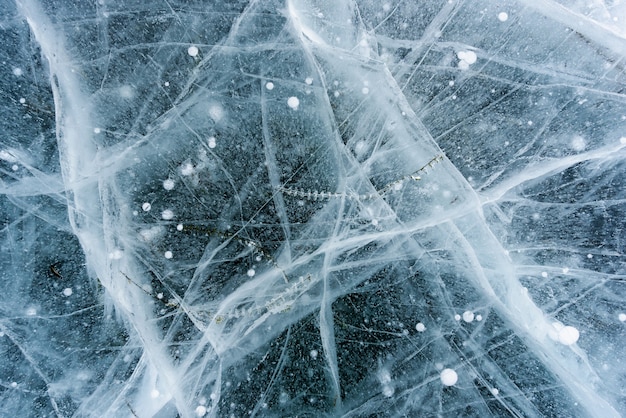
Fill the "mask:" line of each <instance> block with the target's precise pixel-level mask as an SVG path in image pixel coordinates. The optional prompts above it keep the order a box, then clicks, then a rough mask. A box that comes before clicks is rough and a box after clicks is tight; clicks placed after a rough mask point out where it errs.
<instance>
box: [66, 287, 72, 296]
mask: <svg viewBox="0 0 626 418" xmlns="http://www.w3.org/2000/svg"><path fill="white" fill-rule="evenodd" d="M72 293H74V292H73V291H72V288H71V287H66V288H65V289H63V296H72Z"/></svg>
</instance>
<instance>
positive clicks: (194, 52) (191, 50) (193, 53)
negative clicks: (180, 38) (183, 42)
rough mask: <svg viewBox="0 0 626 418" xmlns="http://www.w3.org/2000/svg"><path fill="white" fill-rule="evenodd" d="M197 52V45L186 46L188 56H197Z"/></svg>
mask: <svg viewBox="0 0 626 418" xmlns="http://www.w3.org/2000/svg"><path fill="white" fill-rule="evenodd" d="M198 52H200V51H199V50H198V47H197V46H195V45H192V46H190V47H189V48H187V53H188V54H189V56H190V57H195V56H197V55H198Z"/></svg>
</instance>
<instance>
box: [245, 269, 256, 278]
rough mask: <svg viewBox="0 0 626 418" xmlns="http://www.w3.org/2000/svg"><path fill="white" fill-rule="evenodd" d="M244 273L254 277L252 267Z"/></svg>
mask: <svg viewBox="0 0 626 418" xmlns="http://www.w3.org/2000/svg"><path fill="white" fill-rule="evenodd" d="M246 274H247V275H248V277H254V275H255V274H256V271H254V269H250V270H248V271H247V272H246Z"/></svg>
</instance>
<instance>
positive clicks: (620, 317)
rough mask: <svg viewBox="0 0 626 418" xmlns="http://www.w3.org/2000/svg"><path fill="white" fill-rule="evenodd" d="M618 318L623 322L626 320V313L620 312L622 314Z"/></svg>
mask: <svg viewBox="0 0 626 418" xmlns="http://www.w3.org/2000/svg"><path fill="white" fill-rule="evenodd" d="M617 319H619V320H620V321H622V322H626V314H625V313H623V312H620V314H619V315H617Z"/></svg>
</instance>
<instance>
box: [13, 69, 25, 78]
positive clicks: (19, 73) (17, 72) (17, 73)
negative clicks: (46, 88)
mask: <svg viewBox="0 0 626 418" xmlns="http://www.w3.org/2000/svg"><path fill="white" fill-rule="evenodd" d="M22 74H24V71H22V69H21V68H14V69H13V75H14V76H16V77H19V76H21V75H22Z"/></svg>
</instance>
